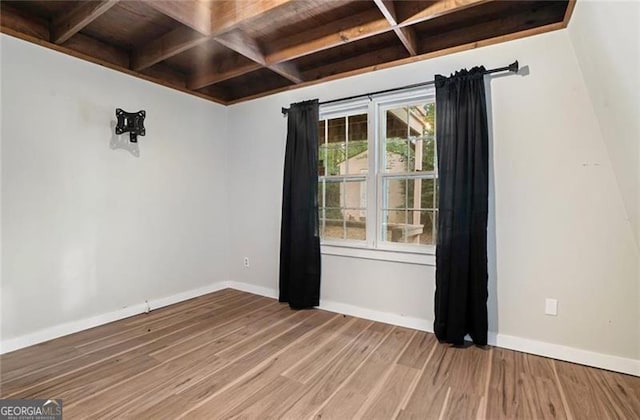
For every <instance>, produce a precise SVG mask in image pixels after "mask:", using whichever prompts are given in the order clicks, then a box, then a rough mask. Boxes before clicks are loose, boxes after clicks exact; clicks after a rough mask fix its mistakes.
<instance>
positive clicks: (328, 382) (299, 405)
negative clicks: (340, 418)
mask: <svg viewBox="0 0 640 420" xmlns="http://www.w3.org/2000/svg"><path fill="white" fill-rule="evenodd" d="M386 327H387V328H388V329H389V330H390V329H391V326H386ZM385 336H386V333H384V332H382V331H375V330H373V329H371V328H368V329H367V330H365V331H364V332H363V333H362V334H360V335H359V336H358V339H357V340H355V341H353V342H352V343H351V344H349V346H348V347H346V348H345V349H344V350H343V351H342V352H341V353H340V354H339V355H338V356H337V357H336V358H335V359H334V360H333V361H332V363H331V364H330V365H328V366H327V367H326V368H325V369H324V370H322V371H320V372H318V373H317V374H316V375H315V376H314V377H313V378H312V380H311V381H310V386H309V387H308V389H307V390H306V391H305V392H304V394H303V395H302V396H301V397H300V399H299V400H298V401H297V402H296V403H295V404H294V405H293V406H292V407H291V408H289V409H288V410H287V411H286V412H285V413H283V416H284V417H288V418H298V419H301V418H308V417H309V416H310V415H312V414H313V413H314V412H315V411H316V410H318V409H319V408H320V407H321V406H322V404H323V403H324V402H325V401H326V400H327V399H328V398H330V397H331V396H332V394H333V392H334V391H335V390H336V389H337V388H338V387H339V386H340V384H341V383H342V382H343V381H344V380H345V379H347V378H348V377H349V376H350V375H351V373H352V371H353V370H354V369H356V368H357V367H358V366H359V364H360V363H361V362H362V361H363V360H365V359H366V358H367V356H368V355H369V354H370V353H371V352H372V351H373V350H374V349H375V348H376V346H377V344H378V343H379V342H381V341H382V340H383V339H384V338H385Z"/></svg>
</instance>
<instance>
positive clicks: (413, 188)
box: [406, 178, 436, 209]
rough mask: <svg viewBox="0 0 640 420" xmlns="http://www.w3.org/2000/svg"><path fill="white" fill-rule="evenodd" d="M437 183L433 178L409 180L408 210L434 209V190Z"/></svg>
mask: <svg viewBox="0 0 640 420" xmlns="http://www.w3.org/2000/svg"><path fill="white" fill-rule="evenodd" d="M435 183H436V181H435V180H434V179H433V178H414V179H409V180H407V189H406V191H407V194H406V195H407V208H410V209H411V208H413V209H433V208H436V206H435V201H434V192H435V191H434V188H435Z"/></svg>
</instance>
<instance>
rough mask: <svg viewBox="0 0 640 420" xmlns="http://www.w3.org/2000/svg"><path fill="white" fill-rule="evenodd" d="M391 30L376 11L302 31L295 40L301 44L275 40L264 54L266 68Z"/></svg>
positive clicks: (286, 40)
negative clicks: (299, 40)
mask: <svg viewBox="0 0 640 420" xmlns="http://www.w3.org/2000/svg"><path fill="white" fill-rule="evenodd" d="M390 30H392V28H391V26H390V25H389V22H388V21H387V20H386V19H385V18H384V17H382V16H380V13H379V12H378V11H376V10H368V11H365V12H362V13H359V14H356V15H353V16H349V17H346V18H343V19H340V20H338V21H335V22H332V23H330V24H327V25H324V26H320V27H316V28H313V29H310V30H309V31H306V32H304V33H302V34H300V35H298V36H296V39H302V40H304V41H302V42H300V43H297V44H293V45H291V44H290V41H289V40H288V39H282V40H278V41H276V42H274V43H273V45H272V46H271V48H270V49H271V51H272V52H270V53H268V54H267V56H266V59H267V64H274V63H281V62H284V61H289V60H293V59H296V58H299V57H302V56H305V55H309V54H313V53H315V52H319V51H324V50H328V49H329V48H333V47H336V46H338V45H343V44H347V43H349V42H354V41H358V40H360V39H364V38H368V37H371V36H374V35H378V34H381V33H384V32H388V31H390Z"/></svg>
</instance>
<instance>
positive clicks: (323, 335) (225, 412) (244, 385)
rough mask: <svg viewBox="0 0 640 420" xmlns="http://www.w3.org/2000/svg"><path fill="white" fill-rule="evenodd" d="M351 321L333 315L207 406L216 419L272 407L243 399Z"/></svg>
mask: <svg viewBox="0 0 640 420" xmlns="http://www.w3.org/2000/svg"><path fill="white" fill-rule="evenodd" d="M352 319H353V318H351V317H344V316H340V315H335V316H333V317H332V318H331V319H330V320H329V321H328V322H327V323H325V324H323V325H321V326H320V327H318V328H317V329H315V330H313V331H310V332H309V333H308V334H307V335H305V336H304V337H301V339H300V340H298V341H297V342H295V343H293V344H292V346H290V347H289V348H288V349H286V350H285V351H284V352H283V353H281V354H279V355H277V356H276V357H273V358H272V359H271V360H270V361H269V362H268V363H265V364H264V366H262V367H261V368H260V369H258V370H256V371H254V372H252V374H251V375H248V376H246V377H245V378H244V379H242V380H241V381H239V382H238V383H237V384H235V385H234V386H232V387H230V388H229V389H227V390H225V391H224V392H221V393H220V394H218V395H217V396H215V397H214V398H212V399H210V400H209V401H208V402H207V406H208V407H218V408H217V409H216V416H220V417H222V418H224V417H234V416H240V415H246V412H254V411H256V410H257V411H261V409H260V408H259V407H262V406H269V405H272V404H271V403H268V402H264V401H261V400H259V399H258V400H256V401H255V402H253V400H252V401H248V400H247V399H246V396H247V395H253V394H255V393H258V392H260V390H261V389H262V388H264V387H266V386H268V385H269V384H270V383H271V381H274V380H276V378H278V377H280V376H281V373H282V372H283V371H285V370H286V369H287V367H289V366H291V365H293V364H294V363H295V362H296V361H297V360H298V359H299V358H300V355H301V354H308V353H311V352H312V351H313V350H314V349H315V348H317V347H320V346H322V345H324V344H325V343H326V342H327V341H328V340H330V339H331V337H332V336H333V335H334V334H336V333H337V332H338V331H340V330H341V329H342V328H343V327H344V326H345V325H347V324H348V323H349V322H351V321H352ZM285 379H288V378H285ZM285 382H287V383H297V384H299V383H298V382H297V381H293V380H287V381H285ZM300 388H301V387H300V384H299V385H298V386H297V387H296V391H297V390H299V389H300ZM292 403H293V401H292ZM253 404H256V405H258V406H259V407H258V408H251V407H250V406H251V405H253ZM220 407H222V408H220ZM242 413H245V414H242Z"/></svg>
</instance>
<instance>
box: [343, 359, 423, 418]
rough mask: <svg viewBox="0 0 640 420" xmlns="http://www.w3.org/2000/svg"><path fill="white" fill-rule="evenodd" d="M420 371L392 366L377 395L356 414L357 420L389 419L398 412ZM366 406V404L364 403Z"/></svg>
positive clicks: (372, 396) (397, 365)
mask: <svg viewBox="0 0 640 420" xmlns="http://www.w3.org/2000/svg"><path fill="white" fill-rule="evenodd" d="M419 373H420V371H419V370H418V369H414V368H411V367H407V366H405V365H401V364H394V365H393V366H392V368H391V371H390V372H389V375H388V376H387V377H386V378H385V380H384V382H383V383H382V385H381V386H380V389H379V390H378V392H377V393H375V394H373V395H371V396H370V397H371V403H370V404H369V405H364V407H363V408H364V410H363V411H362V412H358V413H356V415H355V418H358V419H391V418H393V417H394V415H395V414H396V412H397V411H398V407H399V406H400V403H402V401H403V400H404V398H405V396H406V395H407V392H409V389H410V387H411V384H412V383H413V381H414V380H415V379H416V377H417V376H418V374H419ZM365 404H366V402H365Z"/></svg>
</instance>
